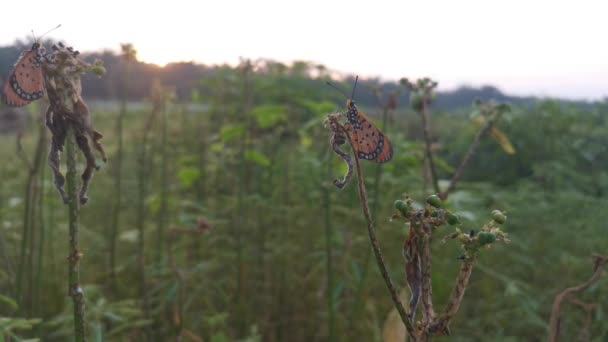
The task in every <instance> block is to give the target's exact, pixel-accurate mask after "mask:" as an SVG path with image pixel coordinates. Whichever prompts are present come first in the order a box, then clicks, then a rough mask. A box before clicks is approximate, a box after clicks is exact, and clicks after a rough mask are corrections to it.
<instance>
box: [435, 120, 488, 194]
mask: <svg viewBox="0 0 608 342" xmlns="http://www.w3.org/2000/svg"><path fill="white" fill-rule="evenodd" d="M493 124H494V120H493V119H488V120H487V121H486V123H485V124H484V125H483V126H482V127H481V128H480V129H479V131H478V132H477V135H476V136H475V139H473V142H472V143H471V145H470V146H469V149H468V150H467V153H466V154H465V155H464V157H462V161H461V162H460V165H458V169H456V172H455V173H454V176H452V179H451V180H450V184H449V185H448V188H447V189H446V190H445V191H444V192H442V193H441V194H439V196H440V197H441V198H442V199H444V200H445V199H447V198H448V195H449V194H450V192H452V191H454V189H455V188H456V184H457V183H458V181H459V180H460V177H462V174H463V173H464V170H465V169H466V167H467V165H468V164H469V162H470V160H471V158H472V157H473V155H474V154H475V151H477V147H479V143H480V141H481V138H483V137H484V136H485V135H486V134H488V132H489V131H490V129H492V125H493Z"/></svg>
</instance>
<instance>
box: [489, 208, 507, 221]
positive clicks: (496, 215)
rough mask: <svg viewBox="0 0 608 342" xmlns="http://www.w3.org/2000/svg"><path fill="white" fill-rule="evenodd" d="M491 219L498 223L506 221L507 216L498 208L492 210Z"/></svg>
mask: <svg viewBox="0 0 608 342" xmlns="http://www.w3.org/2000/svg"><path fill="white" fill-rule="evenodd" d="M492 219H493V220H494V222H496V223H498V224H503V223H505V222H507V216H506V215H505V214H503V213H502V211H500V210H494V211H492Z"/></svg>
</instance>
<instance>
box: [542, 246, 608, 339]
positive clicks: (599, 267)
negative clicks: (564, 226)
mask: <svg viewBox="0 0 608 342" xmlns="http://www.w3.org/2000/svg"><path fill="white" fill-rule="evenodd" d="M606 265H608V255H600V254H593V275H592V276H591V277H590V278H589V279H588V280H587V281H586V282H584V283H582V284H580V285H578V286H573V287H569V288H567V289H565V290H564V291H562V292H561V293H560V294H558V295H557V296H555V300H554V301H553V307H552V309H551V318H550V319H549V339H548V341H549V342H557V341H558V337H559V326H560V320H561V317H560V315H561V311H562V303H563V301H564V300H566V299H570V298H571V297H572V296H573V295H575V294H577V293H579V292H581V291H584V290H585V289H587V288H588V287H589V286H591V285H592V284H593V283H595V282H596V281H598V280H599V278H600V276H601V275H602V273H603V271H604V267H606Z"/></svg>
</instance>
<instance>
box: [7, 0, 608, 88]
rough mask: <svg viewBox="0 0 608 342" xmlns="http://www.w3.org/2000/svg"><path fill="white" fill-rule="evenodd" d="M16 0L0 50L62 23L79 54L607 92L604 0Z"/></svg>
mask: <svg viewBox="0 0 608 342" xmlns="http://www.w3.org/2000/svg"><path fill="white" fill-rule="evenodd" d="M24 6H25V5H24V3H23V1H15V0H7V1H4V2H3V4H2V5H0V8H1V9H2V12H3V14H4V15H3V16H2V20H1V21H0V32H1V34H0V45H7V44H11V43H13V42H14V41H15V39H26V38H27V37H31V33H30V31H31V30H32V29H33V30H34V32H35V33H36V34H37V35H40V34H42V33H44V32H45V31H47V30H49V29H51V28H53V27H55V26H57V25H58V24H62V27H61V28H59V29H57V30H55V31H53V32H51V33H49V34H48V37H51V38H53V39H57V40H60V41H63V42H66V43H67V44H69V45H72V46H74V47H75V48H76V49H77V50H80V51H91V50H102V49H112V50H116V51H118V50H119V48H120V44H121V43H127V42H128V43H132V44H134V46H135V48H136V49H137V51H138V58H139V59H140V60H142V61H145V62H150V63H156V64H159V65H164V64H166V63H168V62H172V61H196V62H201V63H205V64H222V63H230V64H236V63H238V61H239V57H246V58H252V59H257V58H270V59H274V60H277V61H281V62H285V63H289V62H291V61H294V60H306V61H312V62H315V63H321V64H323V65H325V66H326V67H328V68H330V69H332V70H336V71H339V72H343V73H352V74H359V75H360V76H361V77H379V78H381V79H383V80H398V79H400V78H401V77H407V78H409V79H415V78H418V77H426V76H428V77H431V78H433V79H435V80H437V81H438V82H439V86H440V89H444V90H448V89H454V88H455V87H457V86H460V85H469V86H480V85H494V86H497V87H498V88H500V89H501V90H502V91H504V92H506V93H508V94H514V95H536V96H550V97H562V98H568V99H587V100H597V99H602V98H604V97H608V19H606V15H607V14H608V1H606V0H599V1H590V0H576V1H559V0H527V1H520V0H511V1H497V0H479V1H478V0H459V1H454V0H444V1H437V0H435V1H434V0H418V1H409V0H402V1H389V0H373V1H369V0H368V1H357V0H351V1H342V0H333V1H332V0H307V1H295V0H293V1H288V0H257V1H247V0H240V1H235V0H220V1H206V0H199V1H184V0H172V1H148V2H143V1H129V0H121V1H118V0H104V1H99V2H92V1H86V2H85V1H68V0H53V1H40V0H37V1H33V2H31V3H28V5H27V6H31V7H33V8H32V9H30V10H28V11H27V16H24V15H19V13H20V12H21V11H23V7H24ZM9 13H13V15H9ZM25 17H27V19H28V21H25V20H24V18H25Z"/></svg>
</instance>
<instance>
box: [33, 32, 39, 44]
mask: <svg viewBox="0 0 608 342" xmlns="http://www.w3.org/2000/svg"><path fill="white" fill-rule="evenodd" d="M32 36H34V41H35V42H37V41H38V38H36V34H35V33H34V29H32Z"/></svg>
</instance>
